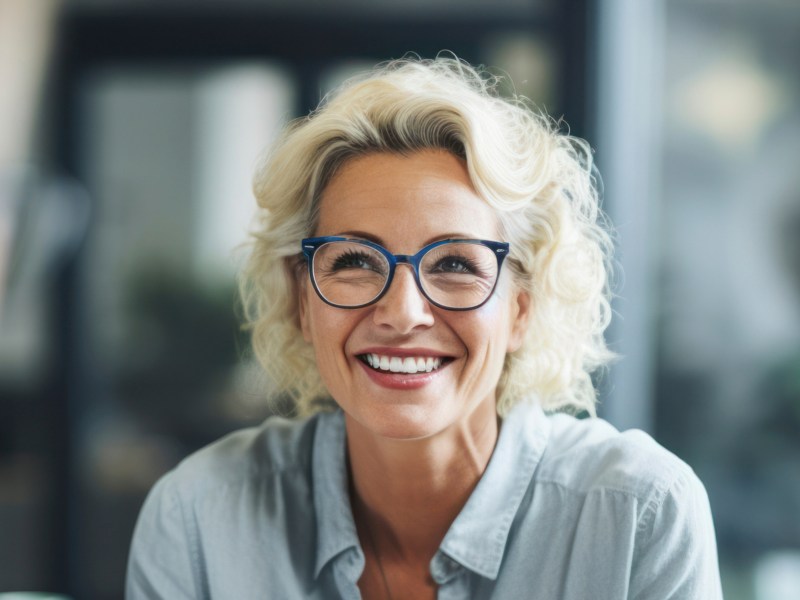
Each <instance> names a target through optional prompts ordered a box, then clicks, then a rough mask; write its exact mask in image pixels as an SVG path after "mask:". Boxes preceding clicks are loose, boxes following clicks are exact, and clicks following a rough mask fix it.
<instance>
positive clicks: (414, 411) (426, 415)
mask: <svg viewBox="0 0 800 600" xmlns="http://www.w3.org/2000/svg"><path fill="white" fill-rule="evenodd" d="M437 413H439V411H436V410H431V409H430V408H428V407H424V406H419V405H405V406H398V405H394V406H392V407H383V408H381V409H380V411H368V412H367V413H366V414H364V413H361V414H358V415H352V414H351V415H350V416H351V417H352V418H353V419H355V420H356V421H357V422H358V424H359V426H360V427H361V428H363V429H365V430H368V431H370V432H372V433H373V434H375V435H378V436H380V437H383V438H387V439H394V440H408V441H411V440H420V439H425V438H430V437H433V436H434V435H436V434H437V433H440V432H441V431H443V430H444V429H446V428H447V427H448V426H449V425H451V424H452V422H453V421H454V419H447V418H445V415H442V414H437Z"/></svg>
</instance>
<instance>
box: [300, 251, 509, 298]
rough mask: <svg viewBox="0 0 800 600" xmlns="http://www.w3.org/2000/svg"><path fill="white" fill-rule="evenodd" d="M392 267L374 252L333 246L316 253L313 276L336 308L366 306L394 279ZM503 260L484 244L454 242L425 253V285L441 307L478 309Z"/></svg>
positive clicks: (422, 273) (421, 271)
mask: <svg viewBox="0 0 800 600" xmlns="http://www.w3.org/2000/svg"><path fill="white" fill-rule="evenodd" d="M389 270H390V266H389V261H388V259H387V258H386V257H385V256H384V255H383V254H381V253H380V252H379V251H377V250H375V249H374V248H371V247H370V246H367V245H364V244H359V243H357V242H351V241H335V242H328V243H327V244H323V245H322V246H320V247H319V248H318V249H317V251H316V252H315V253H314V261H313V269H312V273H313V276H314V281H315V282H316V285H317V289H318V290H319V292H320V294H322V296H323V297H324V298H325V299H326V300H327V301H328V302H331V303H332V304H336V305H339V306H360V305H363V304H368V303H370V302H371V301H373V300H374V299H375V298H377V297H378V296H379V295H380V294H381V292H382V291H383V289H384V287H385V286H386V281H387V279H388V277H389ZM497 272H498V269H497V257H496V256H495V253H494V251H492V250H491V249H490V248H488V247H486V246H483V245H481V244H471V243H463V242H454V243H450V244H442V245H440V246H436V247H434V248H432V249H431V250H429V251H428V252H426V253H425V255H424V256H423V257H422V260H421V262H420V266H419V282H420V285H421V286H422V289H423V291H424V293H425V294H426V295H427V296H428V298H430V299H431V300H433V301H434V302H435V303H437V304H440V305H442V306H445V307H448V308H472V307H474V306H478V305H479V304H481V303H482V302H483V301H485V300H486V299H487V298H488V297H489V295H490V294H491V293H492V290H493V289H494V284H495V281H496V280H497Z"/></svg>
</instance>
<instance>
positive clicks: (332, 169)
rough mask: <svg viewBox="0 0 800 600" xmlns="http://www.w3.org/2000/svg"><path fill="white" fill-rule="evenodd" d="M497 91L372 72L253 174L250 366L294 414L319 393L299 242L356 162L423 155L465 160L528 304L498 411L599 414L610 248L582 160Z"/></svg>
mask: <svg viewBox="0 0 800 600" xmlns="http://www.w3.org/2000/svg"><path fill="white" fill-rule="evenodd" d="M500 81H501V77H500V76H496V75H492V74H491V73H489V72H488V71H487V70H485V69H480V68H477V69H476V68H473V67H471V66H470V65H468V64H466V63H464V62H462V61H460V60H458V59H455V58H449V57H438V58H436V59H430V60H425V59H408V58H406V59H401V60H395V61H391V62H388V63H384V64H381V65H379V66H377V67H376V68H375V69H373V70H371V71H369V72H367V73H364V74H362V75H359V76H356V77H354V78H352V79H350V80H348V81H347V82H345V83H344V84H343V85H342V86H341V87H339V88H338V89H337V90H335V91H334V92H332V93H331V94H329V95H328V96H327V97H326V98H325V99H323V101H322V102H321V103H320V106H319V107H318V108H317V109H316V110H315V111H314V112H312V113H311V114H310V115H308V116H307V117H304V118H301V119H298V120H296V121H294V122H292V123H291V124H290V125H289V126H288V127H287V128H286V130H285V131H284V133H283V135H282V137H280V139H279V140H278V142H277V143H276V144H275V146H274V147H273V149H272V151H271V152H270V153H269V154H268V155H266V157H265V159H264V161H263V163H262V164H261V165H260V166H259V167H258V169H257V171H256V174H255V178H254V184H253V188H254V193H255V197H256V200H257V202H258V207H259V210H258V215H257V217H256V219H255V225H254V230H253V231H252V239H251V242H250V244H249V248H248V250H249V252H248V257H247V261H246V263H245V265H244V268H243V269H242V271H241V275H240V292H241V297H242V303H243V308H244V317H245V324H246V326H248V327H249V328H250V329H251V331H252V344H253V351H254V353H255V356H256V357H257V358H258V360H259V362H260V363H261V365H262V366H263V368H264V369H265V370H266V371H267V375H268V376H269V379H270V382H271V385H272V386H273V390H272V391H273V392H274V393H275V394H276V396H277V395H281V396H283V397H284V398H286V397H287V396H288V397H289V398H291V399H292V400H293V402H294V406H295V408H296V410H295V413H296V414H300V415H302V414H308V413H311V412H314V411H315V410H317V408H316V407H317V406H318V404H317V403H316V402H314V401H315V400H316V399H319V398H324V397H326V396H327V392H326V389H325V386H324V382H323V381H322V380H321V378H320V375H319V372H318V371H317V368H316V363H315V358H314V353H313V348H312V347H311V345H310V344H308V343H307V342H306V341H305V340H304V339H303V336H302V334H301V331H300V323H299V314H298V296H297V295H298V279H297V277H298V276H299V274H300V271H301V270H302V269H301V268H300V266H301V265H302V261H301V260H300V256H299V249H300V243H299V242H300V240H301V239H302V238H304V237H308V236H309V235H312V232H313V231H314V229H315V225H316V221H317V218H318V210H319V200H320V196H321V193H322V191H323V190H324V189H325V186H326V184H327V183H328V182H329V181H330V180H331V178H332V177H333V176H334V175H335V174H336V172H337V170H338V169H340V168H341V167H342V165H343V164H344V163H346V162H347V161H348V160H350V159H352V158H355V157H358V156H363V155H366V154H370V153H381V152H387V153H399V154H406V155H407V154H409V153H413V152H416V151H419V150H426V149H443V150H446V151H448V152H451V153H452V154H454V155H456V156H458V157H460V158H461V159H463V160H464V161H465V163H466V166H467V169H468V172H469V176H470V178H471V180H472V183H473V185H474V187H475V190H476V191H477V193H478V194H479V195H480V196H481V197H482V198H483V199H484V200H485V201H486V202H487V203H489V204H490V205H491V206H492V207H493V208H494V209H495V211H496V213H497V216H498V222H499V224H500V233H501V234H502V236H503V237H504V239H506V240H507V241H510V242H511V253H510V257H509V264H510V266H511V270H512V272H513V275H514V280H515V282H516V284H517V285H519V286H520V287H521V288H523V289H524V290H526V291H527V292H528V293H529V294H530V295H531V299H532V303H531V305H532V307H533V310H532V315H531V319H530V321H529V326H528V331H527V333H526V336H525V339H524V342H523V344H522V346H521V347H520V348H519V349H518V350H517V351H516V352H513V353H510V354H508V355H507V356H506V360H505V364H504V367H503V372H502V375H501V377H500V381H499V382H498V387H497V410H498V413H499V414H500V415H501V416H503V415H505V414H506V413H507V412H508V410H509V409H510V407H511V406H513V405H514V404H515V403H516V402H518V401H520V400H522V399H525V398H536V399H537V400H538V401H539V402H540V403H541V405H542V406H543V407H544V408H545V409H546V410H568V411H573V412H579V411H587V412H589V413H590V414H592V415H594V414H595V396H596V395H595V390H594V386H593V383H592V378H591V374H592V373H593V372H594V371H595V370H596V369H598V368H599V367H602V366H604V365H606V364H607V363H608V362H609V361H610V360H611V359H612V358H613V357H614V355H613V353H612V352H610V351H609V350H608V348H607V346H606V343H605V340H604V337H603V332H604V331H605V329H606V327H607V326H608V324H609V322H610V318H611V308H610V297H611V291H610V286H609V274H610V257H611V254H612V248H613V245H612V240H611V236H610V233H609V227H608V225H607V222H606V219H605V217H604V215H603V213H602V212H601V211H600V207H599V194H598V182H597V178H596V173H595V170H594V167H593V162H592V154H591V149H590V147H589V146H588V144H587V143H586V142H585V141H584V140H581V139H578V138H575V137H572V136H570V135H567V134H564V133H561V132H560V130H559V126H558V124H557V123H554V122H552V120H550V119H549V118H548V117H546V116H545V115H543V114H542V113H540V112H539V111H537V110H536V109H535V108H534V107H533V106H532V105H531V104H530V102H528V101H527V100H526V99H525V98H522V97H517V96H514V97H512V98H504V97H501V96H500V94H499V92H498V83H500Z"/></svg>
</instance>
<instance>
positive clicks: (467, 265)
mask: <svg viewBox="0 0 800 600" xmlns="http://www.w3.org/2000/svg"><path fill="white" fill-rule="evenodd" d="M477 270H478V269H477V266H476V265H475V263H474V262H473V261H472V260H470V259H468V258H466V257H464V256H456V255H452V256H444V257H442V258H440V259H439V260H437V261H436V264H434V265H433V266H432V267H431V269H430V273H469V274H474V273H475V272H476V271H477Z"/></svg>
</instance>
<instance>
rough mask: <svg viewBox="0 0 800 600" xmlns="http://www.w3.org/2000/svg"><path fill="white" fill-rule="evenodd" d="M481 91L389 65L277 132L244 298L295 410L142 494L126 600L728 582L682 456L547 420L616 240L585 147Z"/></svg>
mask: <svg viewBox="0 0 800 600" xmlns="http://www.w3.org/2000/svg"><path fill="white" fill-rule="evenodd" d="M495 85H496V81H495V80H494V79H492V78H491V77H488V76H486V75H485V74H482V73H479V72H476V71H475V70H473V69H471V68H470V67H468V66H467V65H465V64H463V63H459V62H457V61H455V60H450V59H443V58H440V59H437V60H434V61H416V60H404V61H397V62H393V63H390V64H388V65H385V66H383V67H380V68H378V69H377V70H375V71H373V72H371V73H369V74H367V75H366V76H364V77H361V78H358V79H355V80H351V81H350V82H348V83H346V84H345V85H344V86H343V87H342V88H341V89H340V90H338V92H337V93H335V94H334V95H332V96H331V97H330V98H328V99H326V100H325V101H324V102H323V104H322V106H321V107H320V108H319V109H318V110H317V111H316V112H315V113H313V114H312V115H311V116H309V117H308V118H306V119H303V120H300V121H298V122H296V123H294V124H293V125H292V126H291V127H290V128H289V129H288V130H287V132H286V133H285V135H284V136H283V138H282V139H281V140H280V142H279V143H278V144H277V146H276V148H275V150H274V151H273V153H272V154H271V155H270V156H269V157H268V159H267V160H266V162H265V164H264V165H263V167H262V168H261V169H260V170H259V172H258V174H257V176H256V180H255V194H256V197H257V199H258V203H259V207H260V209H261V215H260V219H259V221H258V225H257V228H256V231H255V241H254V242H253V245H252V253H251V256H250V259H249V264H248V265H247V268H246V272H245V275H244V280H243V286H242V289H243V295H244V300H245V306H246V307H247V310H248V316H249V319H250V324H251V326H252V331H253V344H254V349H255V353H256V355H257V357H258V358H259V360H260V362H261V363H262V365H263V366H264V367H265V368H266V369H267V371H268V372H269V374H270V376H271V379H272V380H273V381H274V382H275V385H276V386H277V389H278V390H279V391H280V392H281V393H283V394H289V395H291V397H292V398H293V399H294V400H295V405H296V406H297V409H298V413H300V415H301V416H302V417H303V418H302V419H300V420H293V421H289V420H281V419H269V420H267V421H266V422H265V423H264V424H263V425H261V426H260V427H258V428H254V429H249V430H246V431H241V432H237V433H234V434H232V435H230V436H228V437H226V438H224V439H223V440H221V441H219V442H217V443H216V444H214V445H212V446H210V447H208V448H206V449H204V450H201V451H200V452H198V453H197V454H195V455H193V456H192V457H190V458H188V459H187V460H185V461H184V462H183V463H182V464H181V465H180V466H178V467H177V468H176V469H175V470H174V471H172V472H171V473H169V474H168V475H166V476H165V477H164V478H163V479H162V480H161V481H160V482H159V483H158V484H157V485H156V487H155V488H154V489H153V491H152V492H151V494H150V496H149V498H148V500H147V502H146V504H145V506H144V508H143V510H142V514H141V516H140V519H139V523H138V525H137V529H136V533H135V536H134V541H133V546H132V551H131V557H130V564H129V571H128V584H127V596H128V598H169V599H178V598H263V597H268V598H340V597H341V598H358V597H364V598H377V599H392V598H393V599H398V598H415V599H416V598H437V597H438V598H490V597H491V598H544V599H550V598H552V599H565V598H568V599H569V598H576V599H577V598H603V599H606V598H609V599H616V598H646V599H648V600H654V599H659V598H698V599H700V598H702V599H704V600H705V599H709V598H719V597H721V593H720V586H719V575H718V572H717V564H716V548H715V542H714V532H713V526H712V523H711V517H710V513H709V508H708V501H707V499H706V495H705V491H704V490H703V487H702V485H701V484H700V482H699V481H698V480H697V478H696V477H695V475H694V474H693V473H692V471H691V470H690V469H689V468H688V467H687V466H686V465H685V464H683V463H682V462H681V461H680V460H678V459H677V458H675V457H674V456H672V455H670V454H669V453H668V452H667V451H665V450H663V449H662V448H660V447H659V446H658V445H657V444H656V443H655V442H654V441H653V440H652V439H650V438H649V437H648V436H646V435H645V434H643V433H641V432H628V433H618V432H617V431H615V430H614V429H613V428H612V427H611V426H610V425H608V424H606V423H604V422H602V421H600V420H598V419H585V420H577V419H575V418H574V417H572V416H569V415H568V414H566V413H567V412H577V411H585V412H588V413H590V414H594V398H595V394H594V390H593V387H592V382H591V379H590V374H591V372H593V371H594V370H595V369H597V368H598V367H600V366H602V365H604V364H605V363H607V361H608V360H609V359H610V358H611V354H610V353H609V352H608V350H607V349H606V347H605V344H604V341H603V330H604V329H605V327H606V325H607V324H608V320H609V300H608V285H607V281H608V277H607V270H606V268H605V264H606V260H607V257H608V254H609V249H610V242H609V236H608V233H606V231H605V230H604V228H603V227H602V223H601V221H600V213H599V211H598V200H597V193H596V190H595V187H594V179H593V176H592V169H591V161H590V151H589V149H588V147H587V146H586V144H585V143H584V142H581V141H579V140H575V139H572V138H569V137H567V136H564V135H561V134H559V133H557V132H556V131H555V130H554V129H553V128H552V127H551V125H550V123H549V122H548V121H547V120H546V119H545V118H544V117H542V116H540V115H537V114H536V113H535V112H533V111H532V110H531V109H530V108H529V107H528V106H527V105H526V104H525V103H524V102H523V101H521V100H504V99H501V98H499V97H498V96H497V94H496V92H495ZM320 398H328V399H332V401H333V403H334V404H333V410H331V411H322V410H321V408H325V403H322V404H320V403H319V402H317V400H318V399H320ZM545 411H547V413H546V412H545ZM554 411H561V412H559V413H555V412H554ZM565 411H566V412H565ZM550 413H553V414H550Z"/></svg>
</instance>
